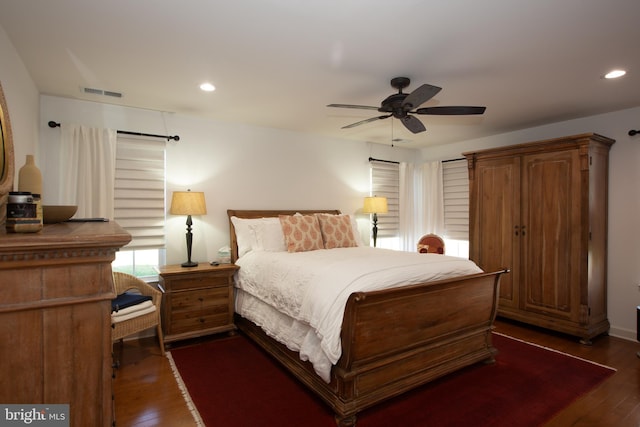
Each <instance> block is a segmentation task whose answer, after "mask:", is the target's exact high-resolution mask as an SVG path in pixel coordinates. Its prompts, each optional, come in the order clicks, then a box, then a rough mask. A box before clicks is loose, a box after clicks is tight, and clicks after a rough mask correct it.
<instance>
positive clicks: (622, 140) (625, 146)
mask: <svg viewBox="0 0 640 427" xmlns="http://www.w3.org/2000/svg"><path fill="white" fill-rule="evenodd" d="M639 128H640V108H632V109H628V110H622V111H618V112H614V113H609V114H602V115H597V116H592V117H586V118H582V119H577V120H570V121H566V122H560V123H554V124H551V125H546V126H540V127H535V128H530V129H524V130H521V131H517V132H510V133H506V134H502V135H496V136H493V137H489V138H481V139H474V140H470V141H464V142H460V143H456V144H450V145H443V146H438V147H433V148H425V149H423V150H422V156H423V158H424V159H425V160H443V159H447V158H457V157H460V156H461V153H463V152H465V151H471V150H477V149H483V148H489V147H498V146H504V145H511V144H518V143H523V142H529V141H538V140H543V139H549V138H556V137H561V136H566V135H575V134H581V133H589V132H595V133H598V134H601V135H604V136H607V137H609V138H613V139H615V140H616V143H615V144H614V145H613V147H612V148H611V152H610V154H609V155H610V157H609V234H608V237H609V241H608V245H609V246H608V275H607V282H608V316H609V321H610V322H611V332H610V334H611V335H616V336H620V337H625V338H628V339H634V340H635V337H636V306H638V305H640V288H639V287H638V286H639V284H640V245H638V242H639V241H640V221H639V220H638V219H639V218H640V135H636V136H629V135H628V132H629V130H630V129H639Z"/></svg>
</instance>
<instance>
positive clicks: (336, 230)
mask: <svg viewBox="0 0 640 427" xmlns="http://www.w3.org/2000/svg"><path fill="white" fill-rule="evenodd" d="M316 216H317V217H318V221H319V223H320V232H321V233H322V240H323V242H324V248H325V249H333V248H352V247H354V246H358V242H357V241H356V239H355V238H354V236H353V227H352V225H351V218H350V217H349V215H331V214H316Z"/></svg>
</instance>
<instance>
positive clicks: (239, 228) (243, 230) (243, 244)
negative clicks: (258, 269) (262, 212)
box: [231, 216, 260, 258]
mask: <svg viewBox="0 0 640 427" xmlns="http://www.w3.org/2000/svg"><path fill="white" fill-rule="evenodd" d="M259 221H260V219H247V218H238V217H236V216H232V217H231V222H232V223H233V228H234V229H235V230H236V242H237V243H238V258H240V257H241V256H243V255H245V254H246V253H248V252H250V251H251V250H252V249H255V248H256V247H257V246H258V242H257V239H256V234H255V232H254V231H253V229H252V227H251V226H252V225H253V224H256V223H258V222H259Z"/></svg>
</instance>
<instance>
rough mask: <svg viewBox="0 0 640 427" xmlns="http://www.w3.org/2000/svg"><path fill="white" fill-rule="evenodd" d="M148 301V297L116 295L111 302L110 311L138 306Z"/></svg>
mask: <svg viewBox="0 0 640 427" xmlns="http://www.w3.org/2000/svg"><path fill="white" fill-rule="evenodd" d="M150 300H151V297H150V296H148V295H140V294H134V293H131V292H125V293H122V294H120V295H118V296H117V297H116V298H115V299H112V300H111V311H112V312H117V311H118V310H122V309H123V308H127V307H131V306H132V305H136V304H140V303H143V302H145V301H150Z"/></svg>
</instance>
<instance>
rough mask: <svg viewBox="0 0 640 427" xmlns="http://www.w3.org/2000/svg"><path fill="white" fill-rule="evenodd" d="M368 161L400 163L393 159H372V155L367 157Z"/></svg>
mask: <svg viewBox="0 0 640 427" xmlns="http://www.w3.org/2000/svg"><path fill="white" fill-rule="evenodd" d="M369 161H370V162H383V163H393V164H396V165H398V164H400V162H394V161H393V160H381V159H374V158H373V157H369Z"/></svg>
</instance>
